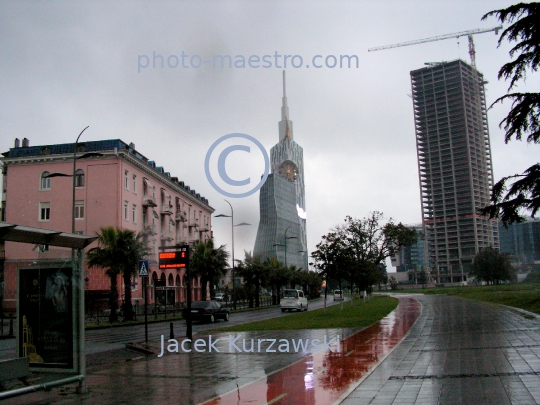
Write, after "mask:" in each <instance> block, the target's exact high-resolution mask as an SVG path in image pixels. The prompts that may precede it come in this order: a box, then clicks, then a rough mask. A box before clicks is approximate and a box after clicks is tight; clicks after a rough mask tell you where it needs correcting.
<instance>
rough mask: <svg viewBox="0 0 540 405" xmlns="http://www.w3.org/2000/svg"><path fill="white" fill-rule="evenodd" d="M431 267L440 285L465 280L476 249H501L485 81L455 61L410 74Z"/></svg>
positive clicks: (423, 215) (468, 67)
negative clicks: (493, 207)
mask: <svg viewBox="0 0 540 405" xmlns="http://www.w3.org/2000/svg"><path fill="white" fill-rule="evenodd" d="M411 82H412V97H413V103H414V121H415V130H416V148H417V153H418V172H419V179H420V194H421V204H422V220H423V226H424V228H425V235H426V238H427V239H426V242H427V243H426V244H427V254H428V256H429V257H428V267H429V270H430V271H431V275H432V277H433V279H434V280H435V281H437V282H439V283H455V282H461V281H466V280H467V274H468V272H469V270H470V265H471V262H472V259H473V258H474V256H475V254H476V253H478V252H479V251H480V250H482V249H483V248H486V247H494V248H498V247H499V241H498V234H497V223H496V221H494V220H490V219H488V218H485V217H482V216H480V215H478V210H479V209H481V208H483V207H485V206H486V205H489V203H490V201H489V197H490V193H491V189H492V186H493V168H492V162H491V150H490V142H489V131H488V123H487V112H486V102H485V92H484V83H485V82H484V78H483V76H482V74H481V73H480V72H478V71H477V70H476V69H474V68H473V67H471V66H470V65H468V64H467V63H465V62H463V61H462V60H456V61H452V62H442V63H436V64H431V65H430V66H428V67H425V68H423V69H418V70H414V71H412V72H411Z"/></svg>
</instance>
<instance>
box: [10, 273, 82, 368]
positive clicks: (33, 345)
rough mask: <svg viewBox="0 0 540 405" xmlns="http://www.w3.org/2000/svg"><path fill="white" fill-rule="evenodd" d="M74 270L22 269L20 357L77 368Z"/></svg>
mask: <svg viewBox="0 0 540 405" xmlns="http://www.w3.org/2000/svg"><path fill="white" fill-rule="evenodd" d="M72 283H73V271H72V269H71V268H42V269H20V271H19V286H20V288H19V336H20V338H19V348H18V349H19V357H29V358H30V366H31V367H42V368H72V367H73V333H74V331H73V313H72V311H73V309H72V308H73V294H72Z"/></svg>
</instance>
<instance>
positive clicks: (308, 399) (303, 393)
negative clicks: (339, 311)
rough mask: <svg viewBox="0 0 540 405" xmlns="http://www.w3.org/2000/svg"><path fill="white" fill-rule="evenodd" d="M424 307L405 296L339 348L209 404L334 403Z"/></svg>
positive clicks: (262, 379) (387, 350)
mask: <svg viewBox="0 0 540 405" xmlns="http://www.w3.org/2000/svg"><path fill="white" fill-rule="evenodd" d="M420 313H421V306H420V304H419V303H418V302H417V301H416V300H414V299H412V298H402V299H401V300H400V305H399V306H398V308H397V309H396V310H395V311H394V312H392V313H391V314H389V315H388V316H387V317H385V318H383V319H382V320H381V321H380V322H378V323H377V324H375V325H373V326H371V327H370V328H367V329H364V330H362V331H360V332H358V333H356V334H354V335H352V336H350V337H349V338H347V339H345V340H343V341H341V347H340V351H339V352H337V350H336V351H335V352H331V351H326V352H324V351H319V352H317V353H314V354H312V355H311V356H309V357H306V358H304V359H301V360H299V361H297V362H296V363H294V364H291V365H290V366H287V367H285V368H283V369H281V370H279V371H276V372H274V373H272V374H270V375H267V376H264V377H262V378H260V379H259V380H257V381H255V382H253V383H251V384H248V385H246V386H244V387H241V388H239V389H237V390H235V391H233V392H230V393H228V394H225V395H222V396H220V397H218V398H215V399H213V400H211V401H209V402H206V403H205V404H206V405H233V404H234V405H241V404H250V405H254V404H276V405H289V404H290V405H315V404H332V403H333V402H334V401H336V400H337V399H338V398H340V397H341V396H342V395H344V394H346V393H347V392H349V391H350V390H351V389H352V388H354V387H356V386H357V385H358V383H359V382H360V381H361V379H362V377H363V376H364V375H365V374H366V373H367V372H368V371H369V370H371V369H372V368H373V367H374V366H375V365H376V364H377V363H379V362H380V361H381V360H382V359H383V358H384V357H385V356H386V355H387V354H388V353H389V352H390V351H391V350H392V348H393V347H395V346H396V345H397V344H398V343H399V342H400V341H401V339H402V338H403V337H404V336H405V334H406V333H407V331H408V330H409V329H410V327H411V326H412V325H413V324H414V322H415V321H416V319H417V318H418V317H419V316H420Z"/></svg>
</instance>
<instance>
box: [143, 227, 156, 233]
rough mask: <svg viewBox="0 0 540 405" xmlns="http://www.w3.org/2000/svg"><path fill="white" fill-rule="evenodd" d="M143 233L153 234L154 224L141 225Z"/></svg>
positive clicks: (154, 230)
mask: <svg viewBox="0 0 540 405" xmlns="http://www.w3.org/2000/svg"><path fill="white" fill-rule="evenodd" d="M143 233H145V234H147V235H155V234H156V226H155V225H145V226H144V227H143Z"/></svg>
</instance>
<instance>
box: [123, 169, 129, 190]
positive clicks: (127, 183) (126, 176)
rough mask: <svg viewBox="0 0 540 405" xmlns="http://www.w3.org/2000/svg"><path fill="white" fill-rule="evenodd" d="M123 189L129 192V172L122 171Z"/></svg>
mask: <svg viewBox="0 0 540 405" xmlns="http://www.w3.org/2000/svg"><path fill="white" fill-rule="evenodd" d="M124 188H125V189H126V190H128V191H129V170H124Z"/></svg>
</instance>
